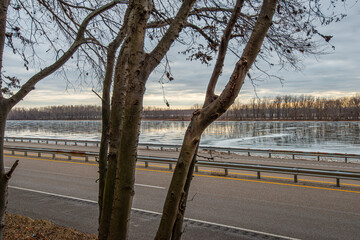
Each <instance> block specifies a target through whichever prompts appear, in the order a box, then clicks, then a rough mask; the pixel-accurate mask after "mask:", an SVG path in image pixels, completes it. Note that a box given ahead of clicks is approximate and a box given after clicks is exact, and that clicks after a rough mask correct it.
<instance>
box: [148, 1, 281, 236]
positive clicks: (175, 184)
mask: <svg viewBox="0 0 360 240" xmlns="http://www.w3.org/2000/svg"><path fill="white" fill-rule="evenodd" d="M237 3H240V1H237ZM276 4H277V1H276V0H264V3H263V5H262V7H261V11H260V14H259V16H258V18H257V21H256V24H255V26H254V29H253V31H252V34H251V36H250V39H249V40H248V43H247V44H246V47H245V49H244V51H243V54H242V56H241V58H240V59H239V61H238V62H237V63H236V65H235V68H234V71H233V73H232V75H231V77H230V79H229V82H228V84H227V85H226V87H225V89H224V90H223V91H222V93H221V94H220V96H219V97H217V96H214V98H213V97H211V95H213V91H208V92H207V95H208V94H209V95H210V98H208V96H207V98H206V99H209V100H206V101H205V104H204V107H203V108H202V109H201V110H197V111H196V112H195V113H194V115H193V117H192V119H191V122H190V124H189V126H188V128H187V130H186V133H185V137H184V141H183V145H182V149H181V152H180V155H179V158H178V163H177V165H176V167H175V171H174V174H173V177H172V180H171V183H170V187H169V190H168V194H167V196H166V200H165V204H164V209H163V214H162V218H161V222H160V226H159V228H158V231H157V233H156V237H155V239H157V240H160V239H161V240H167V239H171V237H172V230H173V227H174V223H175V220H176V216H177V214H178V212H181V211H182V210H181V204H180V202H181V201H183V199H184V186H185V181H186V177H187V176H188V172H189V168H190V163H191V160H192V158H193V156H194V154H195V150H196V146H197V144H198V142H199V140H200V137H201V134H202V133H203V131H204V130H205V129H206V128H207V127H208V126H209V125H210V124H211V123H212V122H214V121H215V120H216V119H218V118H219V117H220V116H221V115H222V114H223V113H224V112H226V110H227V109H228V108H229V107H230V106H231V105H232V104H233V103H234V101H235V99H236V97H237V95H238V93H239V91H240V89H241V87H242V85H243V83H244V79H245V77H246V74H247V72H248V71H249V69H250V67H251V65H252V64H253V63H254V61H255V59H256V56H257V55H258V53H259V51H260V48H261V45H262V43H263V40H264V38H265V35H266V33H267V31H268V29H269V27H270V26H271V24H272V17H273V14H274V11H275V6H276ZM214 81H217V78H216V77H215V78H214V80H213V79H211V80H210V83H209V85H212V83H213V82H214ZM213 87H214V86H210V88H213Z"/></svg>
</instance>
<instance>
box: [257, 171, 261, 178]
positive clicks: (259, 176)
mask: <svg viewBox="0 0 360 240" xmlns="http://www.w3.org/2000/svg"><path fill="white" fill-rule="evenodd" d="M257 179H261V174H260V171H259V172H257Z"/></svg>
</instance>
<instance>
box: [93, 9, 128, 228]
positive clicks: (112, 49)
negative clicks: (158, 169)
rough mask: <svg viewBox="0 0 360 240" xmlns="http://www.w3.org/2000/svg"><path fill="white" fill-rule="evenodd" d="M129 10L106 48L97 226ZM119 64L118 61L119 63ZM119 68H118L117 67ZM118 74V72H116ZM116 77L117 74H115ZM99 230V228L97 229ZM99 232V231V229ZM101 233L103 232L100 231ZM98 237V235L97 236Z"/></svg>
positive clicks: (100, 212) (100, 213) (101, 206)
mask: <svg viewBox="0 0 360 240" xmlns="http://www.w3.org/2000/svg"><path fill="white" fill-rule="evenodd" d="M129 12H130V8H127V10H126V13H125V15H124V23H123V26H122V27H121V29H120V31H119V34H118V35H117V37H116V38H115V40H114V41H113V42H111V43H110V44H109V46H108V49H107V50H108V52H107V60H106V73H105V78H104V81H103V94H102V99H101V100H102V101H101V103H102V105H101V116H102V120H101V122H102V128H101V142H100V149H99V194H98V203H99V226H100V224H101V215H102V209H103V204H102V202H103V198H104V191H105V183H106V172H107V167H108V166H107V160H108V148H109V141H110V136H109V134H110V132H109V129H110V114H111V104H110V88H111V83H112V78H113V72H114V64H115V55H116V51H117V49H118V48H119V47H120V45H121V43H122V42H123V40H124V38H125V35H126V30H127V19H128V16H129ZM119 62H120V61H119ZM118 68H119V67H118ZM117 72H118V71H117ZM117 75H118V74H117ZM99 228H100V227H99ZM99 232H100V229H99ZM101 232H103V230H101ZM99 235H100V234H99Z"/></svg>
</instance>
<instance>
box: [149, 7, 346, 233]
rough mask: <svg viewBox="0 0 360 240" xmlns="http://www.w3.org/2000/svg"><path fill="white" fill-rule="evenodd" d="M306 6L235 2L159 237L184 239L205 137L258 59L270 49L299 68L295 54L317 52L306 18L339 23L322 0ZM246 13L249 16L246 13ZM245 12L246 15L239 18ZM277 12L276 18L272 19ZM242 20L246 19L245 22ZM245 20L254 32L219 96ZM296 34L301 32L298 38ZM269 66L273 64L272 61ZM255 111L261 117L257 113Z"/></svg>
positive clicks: (188, 137)
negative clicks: (190, 195) (227, 59)
mask: <svg viewBox="0 0 360 240" xmlns="http://www.w3.org/2000/svg"><path fill="white" fill-rule="evenodd" d="M303 4H305V3H303V2H300V1H279V3H278V2H277V0H264V1H263V2H262V4H260V5H257V4H256V3H254V2H244V1H242V0H238V1H236V5H235V7H234V9H233V10H232V11H231V12H232V15H231V17H230V19H229V21H227V28H226V30H225V31H224V33H223V35H222V39H221V42H220V45H219V48H218V57H217V62H216V64H215V66H214V69H213V73H212V76H211V78H210V80H209V84H208V89H207V92H206V97H205V101H204V105H203V107H202V108H201V109H199V110H197V111H195V112H194V113H193V117H192V119H191V121H190V124H189V126H188V128H187V130H186V132H185V136H184V140H183V144H182V148H181V152H180V155H179V158H178V162H177V165H176V168H175V170H174V174H173V178H172V181H171V184H170V187H169V190H168V194H167V197H166V201H165V203H164V208H163V214H162V219H161V222H160V225H159V228H158V231H157V234H156V237H155V239H180V238H181V234H182V232H181V222H182V219H183V217H184V213H185V208H186V200H187V195H188V192H189V185H190V182H191V179H192V171H193V167H194V165H195V164H194V163H195V161H196V157H195V156H196V151H197V148H198V144H199V141H200V137H201V135H202V133H203V131H204V130H205V129H206V128H207V127H208V126H209V125H210V124H211V123H212V122H213V121H215V120H216V119H218V118H219V117H220V116H221V115H222V114H224V113H225V112H226V110H227V109H229V107H230V106H231V104H233V102H234V101H235V99H236V97H237V95H238V93H239V91H240V89H241V87H242V85H243V83H244V80H245V77H246V76H248V75H249V74H248V71H249V70H250V68H251V66H252V65H253V64H254V63H255V64H256V62H255V60H256V58H257V57H258V56H259V57H260V59H263V60H264V56H265V55H266V54H265V53H266V52H267V51H269V52H272V51H275V54H277V55H278V57H279V59H280V62H282V63H285V61H286V62H288V63H290V64H291V65H293V66H296V63H297V58H296V55H295V54H294V51H298V52H300V53H303V52H305V51H306V52H308V53H311V52H312V53H314V52H315V51H314V48H311V49H310V48H308V49H307V50H306V47H310V46H311V44H310V43H309V42H308V43H307V41H310V40H309V38H308V36H309V35H311V30H310V29H311V27H310V26H307V24H308V22H307V20H304V17H305V16H307V19H311V18H313V17H315V18H317V17H319V18H320V19H327V20H324V23H330V22H331V21H333V20H334V19H333V18H330V19H328V18H326V17H325V15H323V14H322V12H321V9H320V3H319V2H318V1H315V3H314V4H315V5H314V6H311V4H312V3H310V8H312V9H310V11H308V10H306V9H307V7H306V6H305V5H303ZM246 10H247V11H248V14H244V13H243V12H244V11H246ZM313 10H317V12H313ZM240 11H241V12H242V14H243V15H241V14H240ZM274 13H276V15H275V17H274V20H273V15H274ZM314 13H315V14H314ZM241 16H243V17H244V18H241ZM340 18H341V17H340ZM244 19H246V21H245V22H244V23H243V25H241V27H243V29H240V34H242V33H243V32H244V31H246V32H251V35H250V36H249V37H248V38H246V39H241V40H242V41H243V42H242V44H243V45H245V47H244V50H243V52H242V54H241V56H239V59H238V62H237V63H236V65H235V67H234V70H233V72H232V75H231V76H230V79H229V81H228V82H227V85H226V86H225V88H224V90H223V91H222V92H221V93H220V95H216V94H215V86H216V85H217V81H218V78H219V76H220V74H221V71H222V68H223V65H224V59H225V54H226V51H227V49H228V48H229V47H228V46H229V41H230V40H231V38H232V36H234V35H236V34H237V33H239V32H237V31H239V29H237V25H236V24H235V23H236V22H239V21H240V22H241V20H244ZM290 26H292V27H294V29H289V27H290ZM292 27H290V28H292ZM312 27H313V26H312ZM292 31H294V32H292ZM308 31H310V32H308ZM296 32H297V33H298V34H295V33H296ZM314 33H316V34H319V35H320V37H322V38H323V39H325V41H326V42H328V41H329V40H330V39H331V37H330V36H324V35H321V34H320V33H318V32H317V31H314ZM269 43H270V45H269ZM230 49H231V48H230ZM283 61H284V62H283ZM269 64H271V63H270V62H269ZM288 102H289V101H288V99H286V103H288ZM254 105H258V106H259V105H260V102H259V104H256V103H255V101H254ZM286 107H288V106H286ZM254 109H255V106H254ZM256 112H257V113H256V115H257V114H258V111H256ZM286 113H287V110H286ZM178 222H180V227H179V225H178Z"/></svg>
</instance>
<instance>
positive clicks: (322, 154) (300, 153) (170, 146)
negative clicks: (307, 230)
mask: <svg viewBox="0 0 360 240" xmlns="http://www.w3.org/2000/svg"><path fill="white" fill-rule="evenodd" d="M5 141H6V142H10V141H12V142H29V143H31V142H37V143H46V144H49V143H55V144H59V143H64V144H65V145H68V144H73V145H75V146H76V145H79V144H83V145H84V146H88V145H95V146H99V145H100V141H95V140H71V139H52V138H23V137H5ZM139 146H142V147H146V148H147V149H150V148H159V149H161V150H163V149H175V150H176V151H179V149H180V148H181V145H177V144H154V143H139ZM199 148H200V149H202V150H208V151H209V152H210V153H211V152H212V151H220V152H227V153H228V154H230V153H234V152H235V153H236V152H243V153H247V154H248V156H251V154H253V153H260V154H267V155H268V157H269V158H271V157H272V156H273V155H288V156H292V159H295V157H296V156H312V157H317V160H318V161H320V157H328V158H340V159H341V158H342V159H344V161H345V163H347V162H348V159H359V160H360V155H359V154H347V153H326V152H305V151H287V150H272V149H254V148H226V147H212V146H200V147H199Z"/></svg>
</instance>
